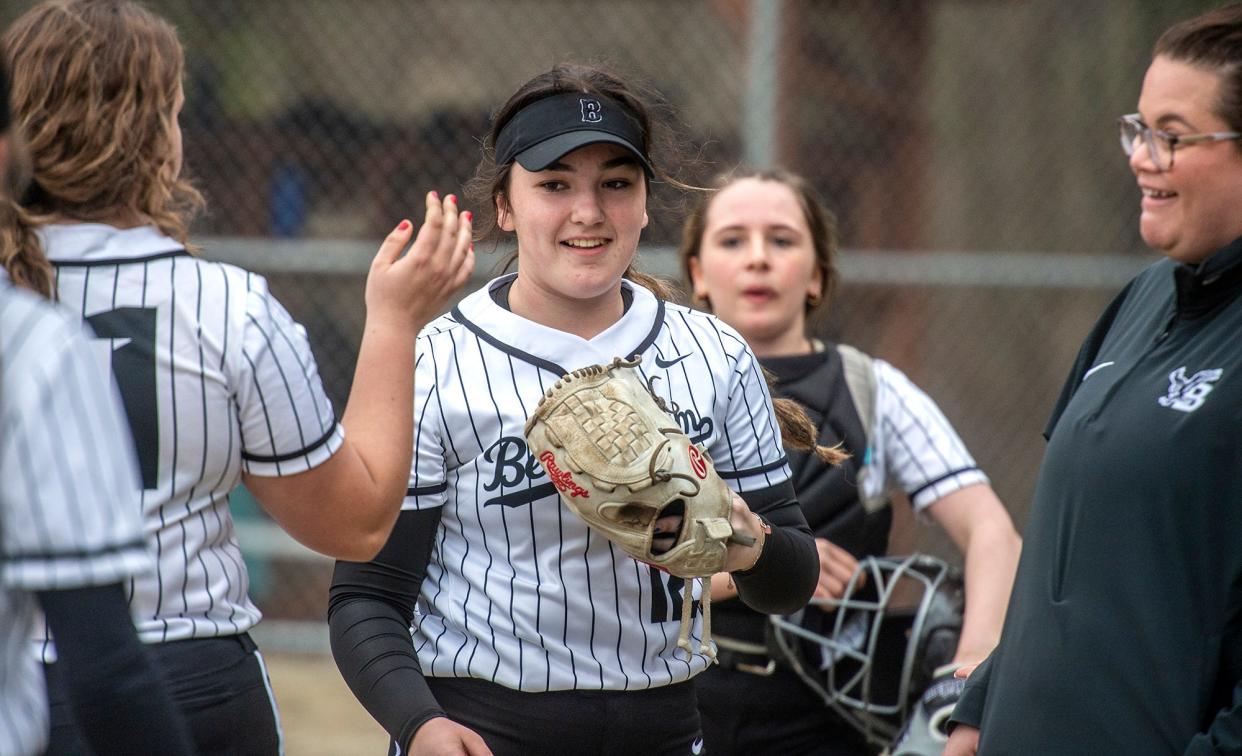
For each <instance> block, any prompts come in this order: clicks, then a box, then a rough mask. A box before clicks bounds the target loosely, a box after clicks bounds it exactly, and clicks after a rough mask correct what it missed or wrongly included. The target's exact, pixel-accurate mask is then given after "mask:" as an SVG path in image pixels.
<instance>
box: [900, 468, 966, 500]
mask: <svg viewBox="0 0 1242 756" xmlns="http://www.w3.org/2000/svg"><path fill="white" fill-rule="evenodd" d="M978 469H979V468H978V467H973V466H972V467H959V468H958V469H956V470H953V471H951V472H947V473H945V474H944V475H941V476H940V477H938V478H932V479H931V480H929V481H927V482H926V483H924V484H923V485H921V486H919V487H918V488H916V489H914V490H913V491H907V492H906V495H907V496H909V497H910V498H911V499H913V498H914V497H916V496H918V495H919V494H921V493H923V492H924V491H926V490H927V489H929V488H931V487H932V486H934V485H936V484H937V483H939V482H941V481H945V480H948V479H949V478H952V477H953V476H954V475H961V474H962V473H968V472H975V471H976V470H978Z"/></svg>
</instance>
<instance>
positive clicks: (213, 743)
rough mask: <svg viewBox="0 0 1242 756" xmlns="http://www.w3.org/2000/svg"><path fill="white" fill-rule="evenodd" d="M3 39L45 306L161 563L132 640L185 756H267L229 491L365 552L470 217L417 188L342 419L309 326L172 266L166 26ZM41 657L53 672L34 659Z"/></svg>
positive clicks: (74, 25) (408, 429)
mask: <svg viewBox="0 0 1242 756" xmlns="http://www.w3.org/2000/svg"><path fill="white" fill-rule="evenodd" d="M6 42H7V47H8V50H9V54H10V55H11V56H12V59H13V61H14V63H13V70H14V72H15V75H14V106H15V113H16V115H17V118H18V120H19V122H20V123H21V124H22V125H23V127H24V128H25V129H26V133H27V135H28V137H29V141H30V152H31V156H32V163H33V173H34V179H35V182H36V184H35V189H36V191H34V192H32V193H30V194H29V195H28V196H27V197H26V201H25V205H26V207H25V215H24V216H23V217H22V219H21V223H20V225H22V226H23V227H24V228H26V229H27V230H29V229H31V228H33V229H35V230H37V234H38V236H39V238H40V239H41V241H42V243H43V245H44V247H45V249H46V251H47V254H48V257H49V258H50V259H51V261H52V264H53V265H54V268H55V282H56V290H57V293H58V296H59V298H60V300H61V301H62V302H63V303H64V304H65V305H67V306H69V307H71V308H73V310H74V311H76V312H77V313H79V314H80V316H81V317H82V318H83V319H84V320H86V322H87V323H89V324H90V325H91V327H92V328H93V329H94V331H95V333H96V335H97V336H98V338H99V342H98V346H99V349H98V351H99V353H100V354H101V356H102V357H103V358H104V359H105V360H107V361H108V362H109V363H110V365H111V367H112V371H113V372H114V373H115V375H116V377H117V381H118V383H119V384H120V387H121V393H122V398H123V400H124V405H125V410H126V414H127V416H128V419H129V425H130V429H131V431H132V433H133V437H134V440H135V445H136V447H137V451H138V459H139V467H140V470H141V475H142V489H143V490H142V495H141V507H142V512H143V515H144V517H145V524H146V528H147V531H148V533H149V534H150V535H151V538H152V540H153V541H154V546H155V552H156V559H157V569H156V570H155V571H154V572H153V573H149V574H146V575H140V576H136V577H134V578H133V579H132V580H131V581H130V582H129V585H128V593H129V596H130V601H131V605H132V608H133V612H134V614H135V621H136V623H137V626H138V630H139V633H140V635H141V638H142V639H143V640H144V641H145V642H146V643H148V644H151V645H150V650H151V653H152V654H153V655H154V657H155V658H156V660H157V662H158V663H159V664H160V666H161V667H162V669H163V670H164V672H165V674H166V676H167V677H168V678H169V679H170V680H171V681H173V689H174V693H175V694H176V696H177V698H178V701H179V702H180V704H181V706H182V708H183V710H184V711H185V712H186V714H187V716H188V718H189V719H190V722H191V726H192V728H193V731H194V737H195V741H196V744H197V746H198V748H199V750H200V751H201V752H203V753H225V752H227V753H275V752H278V751H279V750H281V745H280V741H281V734H280V729H279V723H278V719H277V716H276V710H275V705H274V701H273V700H272V699H271V690H270V686H269V685H268V681H267V676H266V673H265V671H264V669H263V663H262V658H261V657H260V656H259V655H258V654H257V652H256V650H255V648H254V644H253V643H252V642H251V640H250V638H249V636H248V635H247V634H246V631H247V630H248V629H249V628H250V627H252V626H253V625H254V624H255V623H256V622H257V621H258V620H259V612H258V610H257V609H256V608H255V606H254V605H253V604H252V603H251V602H250V599H249V598H248V595H247V575H246V570H245V566H244V563H243V561H242V557H241V553H240V551H239V549H238V545H237V541H236V538H235V535H234V530H233V524H232V521H231V518H230V515H229V509H228V496H229V492H230V491H231V490H232V489H233V488H234V487H235V486H236V485H237V484H238V482H239V481H244V482H245V483H246V485H247V487H248V488H249V489H250V490H251V492H252V493H253V494H254V495H255V497H256V499H258V501H259V502H260V503H261V504H262V505H263V506H264V508H265V509H266V510H267V511H268V513H269V514H271V515H272V516H273V517H274V519H276V521H277V522H279V523H280V524H281V525H282V526H283V527H284V528H285V529H286V530H288V531H289V532H290V533H291V534H292V535H294V536H295V537H296V538H297V539H298V540H300V541H301V542H302V543H304V544H306V545H307V546H310V547H311V548H314V549H317V550H319V551H322V552H324V553H327V554H331V555H334V556H338V557H346V558H354V559H366V558H369V557H371V556H373V555H374V554H375V553H376V552H377V551H378V550H379V548H380V546H382V545H383V543H384V542H385V540H386V539H387V537H388V533H389V531H390V529H391V527H392V524H393V522H394V521H395V519H396V516H397V513H398V510H399V506H400V502H401V499H402V492H403V491H404V490H405V487H406V480H407V478H408V470H409V465H410V459H411V452H410V449H411V446H412V432H413V422H412V418H411V416H410V413H409V402H410V400H411V398H412V396H413V386H412V382H413V366H414V342H415V338H416V335H417V333H418V331H419V330H420V329H421V328H422V326H424V325H425V324H426V323H427V322H428V321H429V320H430V319H431V318H432V317H434V315H435V314H436V313H437V312H439V311H440V310H441V309H442V308H443V306H444V305H445V303H446V301H447V297H448V296H449V295H450V294H451V293H452V292H453V291H455V290H456V289H457V288H458V287H459V286H460V285H461V284H462V283H463V282H464V281H465V279H466V277H467V276H468V275H469V272H470V270H471V267H472V265H473V253H472V251H471V249H470V222H469V216H468V214H463V215H462V216H460V217H459V213H458V211H457V206H456V199H455V198H454V197H452V196H449V197H446V198H445V199H444V200H440V199H439V198H438V196H435V195H434V193H432V194H430V195H428V200H427V219H426V222H425V224H424V226H423V228H422V230H421V231H420V233H419V235H418V238H417V240H415V241H414V243H413V245H412V247H411V248H410V251H409V253H408V254H406V255H405V256H404V257H399V256H400V255H401V252H402V250H403V249H404V248H405V247H406V246H407V245H408V244H409V243H410V240H411V237H412V235H413V233H412V227H411V224H410V223H409V222H408V221H403V222H402V223H401V224H400V225H399V226H398V227H397V228H396V229H395V230H394V231H393V232H392V233H391V234H390V235H389V237H388V238H387V239H386V240H385V242H384V244H383V246H382V247H381V249H380V251H379V253H378V254H377V256H376V258H375V261H374V263H373V264H372V267H371V271H370V275H369V276H368V279H367V293H366V301H367V320H366V325H365V332H364V335H363V341H362V346H361V351H360V354H359V358H358V368H357V373H356V375H355V378H354V384H353V391H352V394H351V397H350V401H349V404H348V406H347V407H346V410H345V414H344V417H343V418H342V420H340V421H338V420H337V418H336V417H335V415H334V413H333V409H332V407H331V405H330V404H329V402H328V399H327V397H326V395H325V393H324V390H323V386H322V383H321V381H320V379H319V375H318V372H317V368H316V364H315V360H314V357H313V355H312V354H311V352H310V349H309V344H308V342H307V338H306V334H305V331H304V330H303V329H302V327H301V326H299V325H298V324H297V323H295V322H294V321H293V320H292V318H291V317H290V316H289V314H288V313H287V312H286V311H285V310H284V308H283V307H281V305H280V304H279V303H278V302H277V301H276V300H275V299H274V298H273V297H272V296H271V294H270V293H269V292H268V289H267V284H266V282H265V281H264V279H263V278H262V277H260V276H256V275H254V274H251V273H248V272H246V271H244V270H241V269H238V268H235V267H232V266H229V265H222V264H217V263H210V262H205V261H203V260H200V259H198V258H196V257H194V256H192V255H191V254H189V253H188V252H187V250H186V225H187V223H188V222H189V220H190V218H191V217H192V215H193V213H194V211H195V210H196V209H197V208H198V207H199V206H200V205H201V199H200V198H199V196H198V194H197V193H196V192H195V191H194V190H193V188H192V187H191V186H190V185H189V184H188V183H186V182H185V181H184V180H183V179H181V178H180V168H181V133H180V128H179V126H178V125H177V116H178V113H179V111H180V108H181V105H182V100H183V97H182V91H181V83H180V80H181V74H182V69H183V59H182V51H181V47H180V43H179V41H178V40H177V37H176V32H175V30H174V29H173V28H172V27H171V26H170V25H169V24H168V23H167V22H166V21H164V20H163V19H161V18H159V17H158V16H155V15H154V14H151V13H150V12H148V11H146V10H145V9H143V8H142V7H140V6H138V5H136V4H133V3H130V2H126V1H124V0H70V1H69V2H46V3H42V4H40V5H38V6H36V7H34V8H33V9H31V10H30V11H28V12H27V13H26V14H24V15H23V16H22V17H21V18H19V19H18V20H17V21H16V22H15V23H14V25H13V26H12V27H11V28H10V29H9V30H8V32H7V33H6ZM67 76H79V77H82V80H77V79H75V80H66V79H65V77H67ZM88 114H89V115H88ZM122 178H124V179H125V180H123V181H122V180H121V179H122ZM40 651H41V653H42V654H43V658H44V660H45V661H46V662H52V661H53V660H54V658H55V657H54V650H53V648H52V647H51V645H50V644H48V643H46V642H44V643H42V644H41V647H40ZM54 670H55V665H50V666H49V674H52V675H53V676H54V674H55V671H54ZM56 703H57V699H56V691H55V690H53V709H52V720H53V748H54V749H56V750H57V752H72V751H73V750H74V749H75V748H77V744H76V743H75V742H74V740H75V730H74V726H73V723H72V721H70V720H69V719H68V718H67V717H66V718H61V717H59V715H58V713H59V712H60V711H61V707H58V706H57V705H56Z"/></svg>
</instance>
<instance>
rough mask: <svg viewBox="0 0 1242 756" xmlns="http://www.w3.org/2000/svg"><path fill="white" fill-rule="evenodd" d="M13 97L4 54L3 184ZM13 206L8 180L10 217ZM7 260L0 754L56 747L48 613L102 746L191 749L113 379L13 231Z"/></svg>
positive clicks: (0, 295)
mask: <svg viewBox="0 0 1242 756" xmlns="http://www.w3.org/2000/svg"><path fill="white" fill-rule="evenodd" d="M8 92H9V87H8V77H7V74H6V72H5V68H4V66H3V64H2V62H0V186H5V179H6V177H7V175H8V174H9V173H10V171H9V170H8V169H9V159H8V155H9V138H8V131H9V108H8ZM12 212H13V203H12V200H11V199H10V198H9V194H8V191H7V190H6V189H0V216H7V215H8V214H10V213H12ZM0 238H2V237H0ZM0 260H3V267H0V754H8V755H10V756H24V755H26V754H38V753H43V748H44V746H45V744H46V742H47V726H48V716H47V700H46V692H45V689H44V682H43V675H42V672H41V670H40V669H39V666H38V661H37V660H36V659H35V658H34V656H32V655H31V653H30V645H29V644H30V634H31V633H32V632H33V631H34V625H35V622H36V619H37V617H38V615H39V611H40V610H42V611H43V614H44V615H45V616H46V617H47V621H48V623H49V624H51V625H52V626H53V627H55V628H56V632H57V633H58V634H59V635H60V637H61V638H62V639H63V646H64V655H65V657H66V665H67V666H68V667H69V669H68V671H67V674H66V684H67V685H68V686H69V687H70V689H71V690H72V691H73V695H74V698H75V700H76V701H77V702H78V715H79V717H80V718H81V720H82V722H83V729H84V731H85V733H86V735H87V737H89V739H90V741H91V743H92V745H93V746H94V748H95V752H96V753H99V754H116V753H134V752H136V751H138V750H145V749H147V748H149V747H154V748H156V749H158V750H159V751H160V752H161V753H189V752H190V743H189V737H188V735H187V732H186V730H185V723H184V722H183V721H182V720H181V718H180V717H179V716H178V715H177V713H176V710H175V709H174V708H173V706H172V702H171V699H169V697H168V693H167V690H166V689H165V687H164V686H163V684H162V683H161V681H160V679H159V677H158V676H157V675H156V673H155V672H154V669H153V668H152V667H151V665H150V662H149V661H148V660H147V658H146V656H145V655H144V654H143V652H142V646H141V644H140V643H139V642H138V638H137V636H136V635H135V633H134V627H133V625H132V624H131V622H130V618H129V612H128V610H127V608H126V605H125V597H124V594H123V593H122V590H121V585H120V583H121V581H123V580H127V579H129V578H130V576H132V575H134V574H137V573H141V572H144V571H147V570H150V569H151V557H150V554H149V553H148V552H147V548H146V542H145V541H144V539H143V535H142V523H141V519H140V518H139V516H138V507H137V505H136V504H137V503H136V497H137V484H136V479H135V474H134V473H135V466H134V459H133V451H132V449H131V447H130V445H129V443H128V442H126V440H125V431H124V425H123V421H122V420H121V416H120V411H119V409H118V407H117V403H116V400H115V399H114V397H113V395H112V390H111V381H110V380H109V378H108V377H107V374H106V373H105V372H104V371H103V370H101V369H100V367H99V365H98V364H97V363H96V361H95V360H94V359H92V358H91V356H90V344H89V341H88V339H87V334H85V333H83V331H82V328H81V326H80V325H79V324H78V323H75V322H74V321H73V320H72V319H71V318H70V316H69V313H67V312H63V311H61V310H59V308H56V307H54V306H53V305H51V304H50V303H48V302H46V301H44V300H43V299H42V298H41V297H39V296H36V294H35V293H34V292H39V293H43V294H46V293H47V292H48V289H49V280H48V275H47V273H48V271H47V263H46V261H45V260H44V259H42V257H41V256H40V255H39V254H38V250H24V251H23V250H17V249H16V248H15V247H13V246H11V245H10V244H8V243H7V240H4V242H0ZM15 282H20V283H21V284H22V285H23V286H25V287H27V288H28V289H30V291H27V290H23V289H21V288H18V286H16V285H15ZM143 729H147V732H146V733H143V734H142V735H141V736H140V735H139V733H140V732H141V731H142V730H143Z"/></svg>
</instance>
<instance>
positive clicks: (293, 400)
mask: <svg viewBox="0 0 1242 756" xmlns="http://www.w3.org/2000/svg"><path fill="white" fill-rule="evenodd" d="M242 317H244V318H245V322H244V323H243V324H242V328H241V330H242V347H241V356H240V360H239V361H238V364H237V365H236V371H237V375H236V378H235V379H236V384H235V385H236V386H237V395H236V398H237V406H238V413H239V415H240V425H241V434H242V467H243V469H244V470H245V471H246V472H247V473H250V474H251V475H260V476H266V477H274V476H281V475H293V474H296V473H300V472H305V471H306V470H310V469H312V468H314V467H317V466H318V465H321V464H323V463H324V462H326V461H327V460H328V459H329V458H331V457H332V455H333V454H335V453H336V452H337V450H339V449H340V448H341V445H342V444H343V443H344V440H345V431H344V429H343V428H342V427H341V425H340V423H338V422H337V420H336V415H335V413H334V411H333V409H332V403H331V401H329V399H328V395H327V393H326V392H325V391H324V388H323V381H322V380H320V377H319V367H318V365H317V364H316V363H315V356H314V355H313V354H312V353H311V348H310V341H309V339H308V338H307V336H306V329H304V328H303V327H302V326H301V325H300V324H299V323H297V322H296V321H295V320H294V319H293V318H292V316H290V315H289V313H288V312H287V311H286V310H285V308H284V307H282V306H281V304H280V302H278V301H276V298H275V297H273V296H272V295H271V293H270V292H269V291H268V289H267V281H266V280H265V279H263V277H262V276H257V275H254V274H249V275H248V277H247V292H246V303H245V310H244V313H243V314H242Z"/></svg>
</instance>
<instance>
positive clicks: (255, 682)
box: [43, 633, 283, 756]
mask: <svg viewBox="0 0 1242 756" xmlns="http://www.w3.org/2000/svg"><path fill="white" fill-rule="evenodd" d="M146 651H147V653H148V654H149V655H150V657H151V661H152V662H153V663H154V664H155V666H156V668H158V669H159V671H160V674H162V675H163V677H164V681H165V682H166V683H167V685H168V690H169V692H170V693H171V694H172V697H173V702H174V703H175V704H176V705H177V707H178V708H179V709H180V710H181V713H182V714H183V715H184V716H185V719H186V723H187V724H188V725H189V726H190V733H191V735H192V736H193V738H194V745H195V747H196V748H197V750H198V752H199V754H201V755H202V756H209V755H210V756H273V755H274V754H278V753H281V752H282V751H283V747H282V743H281V740H282V738H281V732H280V720H279V717H278V715H277V713H276V700H275V698H273V697H272V691H271V685H270V683H269V682H268V678H267V669H266V667H265V666H264V664H263V657H262V656H260V655H259V651H258V649H257V648H255V645H254V641H252V640H251V639H250V636H249V635H246V634H244V633H243V634H242V635H230V636H225V637H222V638H202V639H192V640H181V641H171V642H169V643H154V644H151V645H148V646H146ZM43 669H44V672H45V673H46V675H47V688H48V702H49V704H50V706H51V724H52V733H51V740H50V741H49V743H48V750H47V752H48V754H49V755H51V754H55V756H90V754H91V751H90V749H89V748H88V747H87V745H86V743H85V742H84V741H83V740H82V737H81V735H80V734H79V733H78V728H77V723H76V722H75V721H74V719H73V708H72V706H71V705H70V704H69V701H68V698H67V696H66V695H65V690H64V686H63V684H61V683H60V681H59V673H58V670H57V669H56V665H55V664H48V665H45V666H44V668H43Z"/></svg>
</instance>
